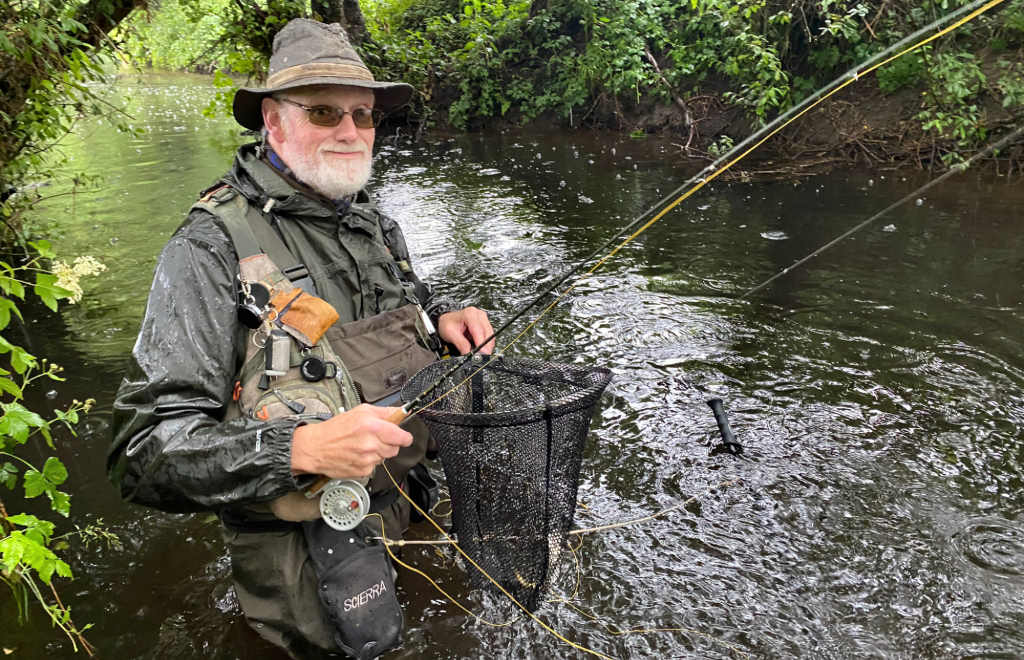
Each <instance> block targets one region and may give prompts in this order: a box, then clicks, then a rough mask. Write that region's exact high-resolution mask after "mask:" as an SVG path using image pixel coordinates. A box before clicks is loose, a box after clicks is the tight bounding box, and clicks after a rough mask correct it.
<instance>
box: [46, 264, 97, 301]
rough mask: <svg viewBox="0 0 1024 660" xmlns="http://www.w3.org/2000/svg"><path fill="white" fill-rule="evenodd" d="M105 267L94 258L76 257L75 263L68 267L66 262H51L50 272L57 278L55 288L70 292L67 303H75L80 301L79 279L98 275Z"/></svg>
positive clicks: (80, 288)
mask: <svg viewBox="0 0 1024 660" xmlns="http://www.w3.org/2000/svg"><path fill="white" fill-rule="evenodd" d="M106 269H107V267H106V266H105V265H104V264H102V263H101V262H100V261H99V260H98V259H97V258H96V257H93V256H83V257H76V258H75V263H74V264H73V265H71V266H69V265H68V264H67V263H66V262H64V261H62V260H60V259H57V260H55V261H54V262H53V267H52V269H51V270H52V272H53V274H54V275H56V276H57V282H56V284H57V286H59V287H60V288H62V289H67V290H68V291H70V292H71V295H69V296H68V302H69V303H72V304H74V303H76V302H78V301H79V300H81V299H82V284H81V281H80V280H81V279H82V278H83V277H86V276H88V275H98V274H99V273H102V272H103V271H105V270H106Z"/></svg>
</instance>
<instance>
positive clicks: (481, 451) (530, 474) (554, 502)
mask: <svg viewBox="0 0 1024 660" xmlns="http://www.w3.org/2000/svg"><path fill="white" fill-rule="evenodd" d="M451 369H452V367H451V363H450V362H437V363H434V364H432V365H430V366H428V367H426V368H424V369H423V370H421V371H420V372H418V373H417V374H416V375H415V376H414V377H413V378H412V379H410V381H409V382H408V383H407V384H406V385H405V387H404V388H403V391H402V398H403V399H404V400H405V401H406V402H408V401H412V400H414V399H415V398H416V397H417V396H418V395H419V394H420V393H422V392H424V391H425V390H427V389H428V388H431V387H432V386H434V385H435V383H437V381H438V379H439V378H441V377H442V376H444V374H445V372H447V371H451ZM610 380H611V372H610V371H609V370H608V369H604V368H594V367H585V366H581V365H566V364H555V363H551V362H544V361H541V360H533V359H511V358H506V357H486V356H477V357H476V358H474V359H472V360H466V361H465V363H464V364H463V365H462V366H461V367H460V368H458V369H457V370H456V371H455V372H454V373H452V374H450V375H448V376H447V377H445V378H444V380H443V382H440V383H438V384H437V386H436V387H435V388H434V389H433V394H432V395H431V396H432V397H441V395H442V394H444V396H443V397H442V398H440V399H439V400H437V401H434V402H433V403H432V404H430V405H428V407H426V408H424V409H422V410H417V414H418V415H419V416H420V418H421V419H422V420H423V421H424V422H425V423H426V424H427V427H428V428H429V429H430V434H431V436H432V437H433V438H434V439H435V440H436V441H437V444H438V451H439V454H440V457H441V464H442V466H443V467H444V473H445V477H446V479H447V481H448V489H449V491H450V494H451V500H452V527H453V532H454V534H455V536H456V538H457V540H458V543H459V545H460V546H461V547H462V549H463V550H464V551H465V552H466V554H468V555H469V556H470V557H472V558H473V560H474V561H475V562H476V563H477V564H478V565H479V566H480V567H481V568H482V569H483V570H484V571H486V572H487V573H488V574H489V575H490V576H491V577H492V578H494V580H495V581H497V582H498V583H499V584H500V585H501V586H502V587H504V588H505V589H506V590H507V591H508V592H509V593H510V594H512V596H513V597H514V598H515V599H516V600H517V601H519V603H521V604H522V605H523V606H524V607H526V608H527V609H528V610H529V611H531V612H533V611H535V610H536V609H537V607H538V606H539V604H540V602H541V599H542V597H543V596H544V594H545V593H546V591H547V589H548V587H549V586H550V585H549V581H550V578H551V575H552V572H553V571H554V568H555V566H556V565H557V561H558V558H559V555H560V553H561V551H562V549H563V548H564V547H565V537H566V534H567V533H568V532H569V529H570V528H571V526H572V523H573V517H574V515H575V513H576V490H577V487H578V485H579V473H580V462H581V460H582V457H583V448H584V444H585V442H586V439H587V431H588V429H589V428H590V420H591V416H592V414H593V411H594V406H595V404H596V403H597V401H598V399H599V398H600V397H601V393H602V392H603V391H604V388H605V387H606V386H607V385H608V382H609V381H610ZM445 393H446V394H445ZM469 573H470V580H471V582H472V583H473V584H474V586H477V587H481V588H492V589H493V588H494V587H493V585H492V584H491V582H490V580H488V579H487V578H486V577H485V576H484V575H482V574H480V572H479V571H476V570H472V571H469Z"/></svg>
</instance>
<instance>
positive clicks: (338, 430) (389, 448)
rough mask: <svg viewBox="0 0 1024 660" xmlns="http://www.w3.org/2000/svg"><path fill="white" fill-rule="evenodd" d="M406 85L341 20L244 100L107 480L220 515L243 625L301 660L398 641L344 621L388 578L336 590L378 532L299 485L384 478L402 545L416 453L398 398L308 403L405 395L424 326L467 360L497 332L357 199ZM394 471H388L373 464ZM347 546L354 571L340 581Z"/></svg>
mask: <svg viewBox="0 0 1024 660" xmlns="http://www.w3.org/2000/svg"><path fill="white" fill-rule="evenodd" d="M411 94H412V88H411V87H410V86H409V85H406V84H404V83H389V82H380V81H375V80H374V79H373V76H372V75H371V74H370V72H369V70H368V69H367V68H366V66H365V65H364V64H363V62H362V60H361V59H360V57H359V55H358V54H357V53H356V51H355V50H354V49H353V48H352V47H351V45H350V44H349V42H348V40H347V38H346V36H345V33H344V31H343V30H342V29H341V27H340V26H338V25H324V24H322V23H317V22H315V21H311V20H306V19H296V20H293V21H291V22H289V23H288V24H287V25H286V26H285V27H284V28H282V30H281V31H280V32H279V33H278V35H277V36H276V38H275V40H274V52H273V55H272V57H271V60H270V69H269V72H268V78H267V86H266V87H265V88H258V89H242V90H239V92H238V94H237V96H236V98H235V101H234V116H235V118H236V120H237V121H238V122H239V123H240V124H241V125H242V126H245V127H246V128H250V129H253V130H259V131H261V134H262V138H263V139H262V140H261V141H259V142H257V143H254V144H248V145H245V146H243V147H241V148H240V149H239V151H238V154H237V156H236V159H235V164H234V166H233V168H232V169H231V171H230V172H229V173H228V174H227V175H226V176H225V177H224V178H223V179H222V180H221V181H220V182H219V183H218V184H217V185H216V186H214V187H213V188H211V189H210V190H208V191H206V193H205V194H204V195H203V197H202V199H201V200H200V202H198V203H197V204H196V205H195V206H193V208H192V210H191V212H190V213H189V216H188V219H187V220H186V222H185V223H184V224H183V225H182V226H181V227H180V228H179V229H178V230H177V231H176V232H175V234H174V236H173V237H172V238H171V240H170V241H169V242H168V244H167V246H166V247H165V248H164V250H163V252H162V254H161V256H160V260H159V263H158V265H157V268H156V273H155V277H154V281H153V286H152V289H151V291H150V295H149V301H148V305H147V308H146V313H145V317H144V319H143V321H142V326H141V330H140V332H139V338H138V341H137V342H136V345H135V348H134V350H133V352H132V357H133V363H132V365H131V369H130V372H129V374H128V376H127V377H126V378H125V379H124V381H123V382H122V384H121V388H120V390H119V392H118V395H117V399H116V401H115V404H114V409H115V412H114V442H113V445H112V448H111V451H110V456H109V458H108V469H109V470H110V475H111V479H112V480H113V481H114V482H115V483H116V484H117V485H118V486H119V488H120V489H121V492H122V495H123V496H124V497H125V498H126V499H128V500H130V501H133V502H137V503H140V504H144V505H147V506H153V507H157V508H160V509H163V510H167V511H198V510H211V509H212V510H214V511H217V512H218V514H219V515H220V517H221V520H222V521H223V523H224V526H225V539H226V541H227V545H228V548H229V551H230V553H231V558H232V576H233V578H234V581H235V589H236V593H237V595H238V598H239V602H240V603H241V605H242V609H243V610H244V611H245V614H246V618H247V620H248V621H249V623H250V625H252V626H253V627H254V628H255V629H256V630H258V631H259V633H260V634H261V635H263V636H264V637H266V638H267V639H269V640H270V641H272V642H274V643H275V644H278V645H280V646H282V647H284V648H285V649H287V650H288V652H289V653H290V654H292V655H293V656H294V657H302V658H306V657H316V656H319V655H323V654H325V653H331V652H337V651H338V650H339V649H341V650H344V651H345V652H347V653H349V654H352V655H357V656H359V657H373V656H375V655H378V654H379V653H381V652H383V651H385V650H387V648H389V647H393V646H394V645H396V644H397V643H398V641H397V637H395V634H394V633H395V631H394V630H392V629H389V630H388V631H385V632H379V633H374V632H373V631H370V632H369V633H367V632H366V630H365V628H366V627H367V625H368V624H367V621H369V622H370V624H374V625H375V624H376V623H377V620H378V619H382V618H385V619H386V618H387V616H386V615H380V614H379V613H378V614H374V613H373V612H372V611H371V610H369V609H368V610H367V611H368V612H370V614H369V615H367V616H368V617H369V618H368V619H366V620H358V621H356V622H355V624H353V625H352V626H350V625H349V624H350V623H351V621H350V620H349V619H348V618H347V617H348V614H344V615H342V614H339V612H343V611H347V610H348V609H349V608H350V606H361V605H363V604H364V603H365V602H367V601H373V600H374V599H377V597H378V595H379V594H381V593H387V592H389V587H390V593H389V594H388V595H389V596H390V597H391V598H393V587H394V584H393V572H392V570H391V569H390V567H388V569H387V571H386V578H385V579H381V580H379V581H378V580H377V579H376V578H374V581H373V583H372V584H371V585H370V587H368V588H366V589H362V588H361V587H359V588H360V589H361V590H360V591H359V592H358V593H355V594H352V595H353V598H352V599H349V598H347V595H348V593H347V592H345V589H354V588H357V587H355V586H352V584H350V583H353V581H358V580H359V579H363V578H365V576H366V575H367V574H370V573H372V574H373V575H377V573H374V571H379V570H380V566H381V565H382V563H381V558H382V557H383V556H384V555H383V551H380V549H379V548H372V547H369V546H367V547H365V548H364V547H363V546H364V543H363V539H365V538H366V536H367V535H369V534H370V533H372V532H374V528H373V527H372V526H371V527H369V528H366V527H365V524H366V523H364V525H363V526H361V527H359V528H357V530H356V531H354V532H334V531H333V530H331V529H330V528H328V527H327V526H326V525H324V523H323V521H322V520H319V513H318V511H317V510H316V509H315V507H314V509H313V512H312V513H310V509H309V507H308V506H306V505H305V504H304V503H305V502H307V501H311V502H314V503H315V502H316V500H315V499H313V500H308V499H307V498H306V497H304V496H303V495H302V493H303V492H304V491H307V490H310V486H311V484H312V483H313V482H314V481H315V480H316V479H317V478H318V476H323V477H329V478H337V479H354V480H363V482H364V483H365V480H366V479H367V478H369V477H371V475H372V477H373V479H372V480H370V482H369V484H368V490H369V494H370V495H371V496H372V498H373V500H372V501H373V503H374V504H373V506H372V507H371V510H373V511H375V512H377V513H380V522H377V523H376V528H375V531H376V535H380V533H381V531H382V530H383V531H384V532H385V533H386V534H387V535H388V536H397V535H399V534H401V533H402V532H403V531H404V529H405V527H406V526H407V524H408V519H409V505H408V503H407V502H406V501H405V499H404V498H403V497H398V496H397V495H396V493H397V491H396V490H395V488H394V487H393V483H392V482H391V478H392V477H393V478H395V479H396V480H397V481H398V482H401V481H402V479H403V477H404V476H405V474H406V472H408V471H409V470H410V468H411V467H412V466H415V465H416V464H417V463H418V462H419V461H420V460H421V459H422V457H423V455H424V452H425V449H426V435H425V429H424V428H423V427H422V425H420V426H418V427H417V426H416V425H415V424H413V425H411V430H412V433H410V432H409V431H407V430H405V429H404V428H400V427H399V426H397V425H395V424H393V423H391V422H390V421H388V418H389V416H391V415H392V414H393V413H395V412H396V408H394V407H390V406H380V405H378V406H375V405H368V404H367V403H362V404H360V405H354V407H350V406H349V405H348V404H341V405H335V406H334V407H333V408H330V407H329V409H330V410H331V412H330V413H327V414H323V413H321V414H319V415H315V414H313V412H314V411H315V410H316V409H317V408H316V405H319V402H318V399H323V398H325V397H327V398H330V397H331V396H333V397H335V400H336V401H340V402H345V401H348V402H349V404H355V403H357V401H354V400H353V399H354V397H355V396H356V393H358V394H360V395H361V396H360V398H361V399H362V400H363V401H370V402H377V403H387V402H389V401H393V400H394V398H395V392H397V390H398V389H400V386H401V384H402V383H404V382H405V380H407V379H408V377H410V376H411V375H412V374H411V373H410V371H411V370H413V369H414V368H418V367H419V366H422V365H423V363H424V362H425V361H426V362H429V361H430V360H431V359H434V357H433V356H432V354H431V353H429V352H428V351H427V350H426V348H424V345H425V344H432V345H433V346H437V345H440V342H438V341H437V340H436V338H434V339H431V338H430V336H429V332H430V329H431V328H430V325H431V324H430V323H427V322H426V321H425V320H424V319H425V318H426V317H429V318H430V320H431V321H432V322H433V324H434V325H436V328H437V334H438V335H439V336H440V339H441V340H443V341H446V342H449V343H450V344H451V345H453V346H454V347H455V348H456V349H457V350H458V351H460V352H461V353H466V352H468V351H469V350H470V349H471V347H472V345H476V344H479V343H480V342H482V341H483V340H485V339H486V338H488V337H489V336H490V335H491V334H492V328H491V325H490V323H489V321H488V318H487V314H486V313H485V312H483V311H481V310H479V309H476V308H473V307H467V308H465V309H461V310H457V311H452V310H450V309H449V307H448V306H447V305H446V304H445V303H444V302H443V301H440V300H436V299H434V297H433V296H432V295H431V292H430V289H429V288H428V287H426V286H425V285H424V284H423V283H422V282H420V281H419V279H418V278H416V276H415V274H414V273H413V271H412V269H411V268H410V267H409V264H408V251H407V248H406V246H405V242H404V239H403V238H402V235H401V231H400V230H399V229H398V227H397V225H395V223H394V222H393V221H391V220H390V219H389V218H387V217H386V216H383V215H381V214H380V213H379V212H378V211H376V208H375V207H374V206H373V205H372V204H370V203H369V200H368V198H367V197H366V195H365V193H364V192H362V190H363V187H364V186H365V184H366V183H367V181H368V179H369V177H370V169H371V153H372V148H373V141H374V127H375V125H376V119H377V117H378V115H379V113H380V111H382V110H383V111H387V110H391V109H394V108H397V107H399V106H401V105H403V104H405V103H406V102H407V101H408V99H409V97H410V95H411ZM268 228H269V230H268ZM253 264H260V267H259V268H255V267H254V266H253ZM254 269H255V270H254ZM261 269H262V270H261ZM254 273H255V274H254ZM267 273H270V275H268V274H267ZM261 277H263V279H260V278H261ZM260 291H263V293H265V294H266V295H265V296H264V297H263V298H262V299H261V298H260V296H259V295H258V294H259V292H260ZM275 292H277V293H276V294H275ZM271 294H274V296H273V299H270V298H271ZM285 297H286V298H288V302H287V303H286V304H282V303H281V301H283V300H284V299H285ZM296 301H298V302H296ZM307 301H312V302H308V304H307ZM324 303H326V305H325V304H324ZM303 305H305V307H303ZM311 310H312V311H311ZM324 310H329V312H330V314H328V313H327V312H325V311H324ZM303 314H305V316H303ZM289 318H292V319H293V320H294V319H296V318H298V319H299V320H298V321H295V322H292V321H289ZM325 318H326V321H325V320H324V319H325ZM311 319H312V321H311ZM334 319H337V320H336V321H334ZM240 320H241V321H242V322H240ZM332 321H333V323H332ZM247 324H248V325H247ZM317 324H320V326H322V327H319V326H318V327H316V328H314V330H310V327H313V326H316V325H317ZM328 326H329V327H328ZM303 333H306V334H303ZM296 337H299V338H301V340H299V339H296ZM311 337H314V338H311ZM320 337H322V338H320ZM279 340H280V342H279ZM432 342H436V343H432ZM279 346H280V347H283V348H282V349H281V350H278V349H279ZM485 350H487V351H489V350H490V346H488V347H486V349H485ZM317 351H319V352H317ZM375 355H376V356H377V357H374V356H375ZM396 355H397V356H399V357H398V358H396V357H395V356H396ZM425 355H426V356H428V357H424V356H425ZM410 356H412V357H410ZM282 360H283V362H281V361H282ZM396 360H398V361H396ZM278 362H281V364H278ZM253 365H255V366H253ZM300 373H301V378H299V377H298V376H295V374H300ZM325 373H326V374H327V376H326V377H325V375H324V374H325ZM286 374H287V375H286ZM339 383H340V385H339ZM288 388H291V389H288ZM303 388H305V389H303ZM317 388H320V389H319V390H318V389H317ZM324 388H327V389H330V388H333V389H331V392H328V393H327V394H323V392H327V389H324ZM321 390H322V391H321ZM295 393H297V394H295ZM346 393H350V394H348V395H347V394H346ZM346 396H347V398H346ZM247 397H248V399H247ZM253 397H258V398H259V400H258V401H257V403H252V399H253ZM247 400H248V401H249V403H246V402H247ZM268 402H269V403H268ZM274 406H277V408H278V409H280V410H281V411H282V412H279V413H271V412H268V411H271V410H272V409H273V408H274ZM342 408H349V409H346V410H342ZM385 461H387V463H386V465H387V467H388V470H387V473H390V475H391V476H390V477H389V476H388V474H384V470H381V469H376V470H375V468H377V466H379V465H380V464H381V463H382V462H385ZM367 520H369V518H367ZM345 534H349V536H344V535H345ZM332 544H333V545H332ZM353 548H354V550H353ZM336 550H337V551H338V552H337V554H336ZM371 550H375V552H374V553H372V556H371V554H368V553H370V551H371ZM360 552H362V554H359V553H360ZM347 553H354V554H352V557H353V559H352V560H351V561H348V560H347V559H346V561H348V566H349V567H348V568H341V569H338V570H335V569H336V568H337V566H340V565H341V564H343V563H345V562H342V561H340V560H341V559H344V558H345V557H348V554H347ZM336 560H338V561H336ZM364 561H365V562H369V563H368V564H364V563H363V562H364ZM371 564H372V566H371ZM384 564H386V560H384ZM345 571H347V572H345ZM318 592H321V593H319V594H318ZM341 595H346V598H345V606H344V607H342V606H341V604H340V596H341ZM378 600H379V599H378ZM353 604H354V605H353ZM395 608H397V605H396V606H395ZM389 612H390V610H389ZM357 614H358V612H357ZM398 617H399V619H398V624H397V625H398V633H400V630H401V612H400V610H399V611H398ZM382 625H383V624H382ZM353 626H354V627H353ZM370 627H373V625H370ZM392 627H393V626H392ZM375 634H376V635H377V636H376V637H374V635H375ZM385 638H386V639H385Z"/></svg>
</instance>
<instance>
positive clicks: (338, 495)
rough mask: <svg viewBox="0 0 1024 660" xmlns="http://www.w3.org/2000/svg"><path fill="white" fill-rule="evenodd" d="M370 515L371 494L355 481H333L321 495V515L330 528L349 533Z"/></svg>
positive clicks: (325, 487)
mask: <svg viewBox="0 0 1024 660" xmlns="http://www.w3.org/2000/svg"><path fill="white" fill-rule="evenodd" d="M368 513H370V494H369V493H367V492H366V487H365V486H363V485H362V484H361V483H359V482H358V481H355V480H354V479H331V480H330V481H329V482H327V485H326V486H324V489H323V493H322V494H321V495H320V515H321V516H323V519H324V522H325V523H327V526H328V527H331V528H333V529H337V530H339V531H342V532H347V531H348V530H350V529H355V527H356V526H357V525H358V524H359V523H361V522H362V521H363V518H365V517H366V514H368Z"/></svg>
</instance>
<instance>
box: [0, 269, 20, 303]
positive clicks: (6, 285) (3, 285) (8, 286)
mask: <svg viewBox="0 0 1024 660" xmlns="http://www.w3.org/2000/svg"><path fill="white" fill-rule="evenodd" d="M8 268H9V267H8ZM0 289H3V292H4V293H5V294H7V295H9V296H17V297H19V298H21V299H22V300H24V299H25V287H23V286H22V285H21V282H19V281H18V280H16V279H14V271H13V270H11V271H10V274H5V273H0Z"/></svg>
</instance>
